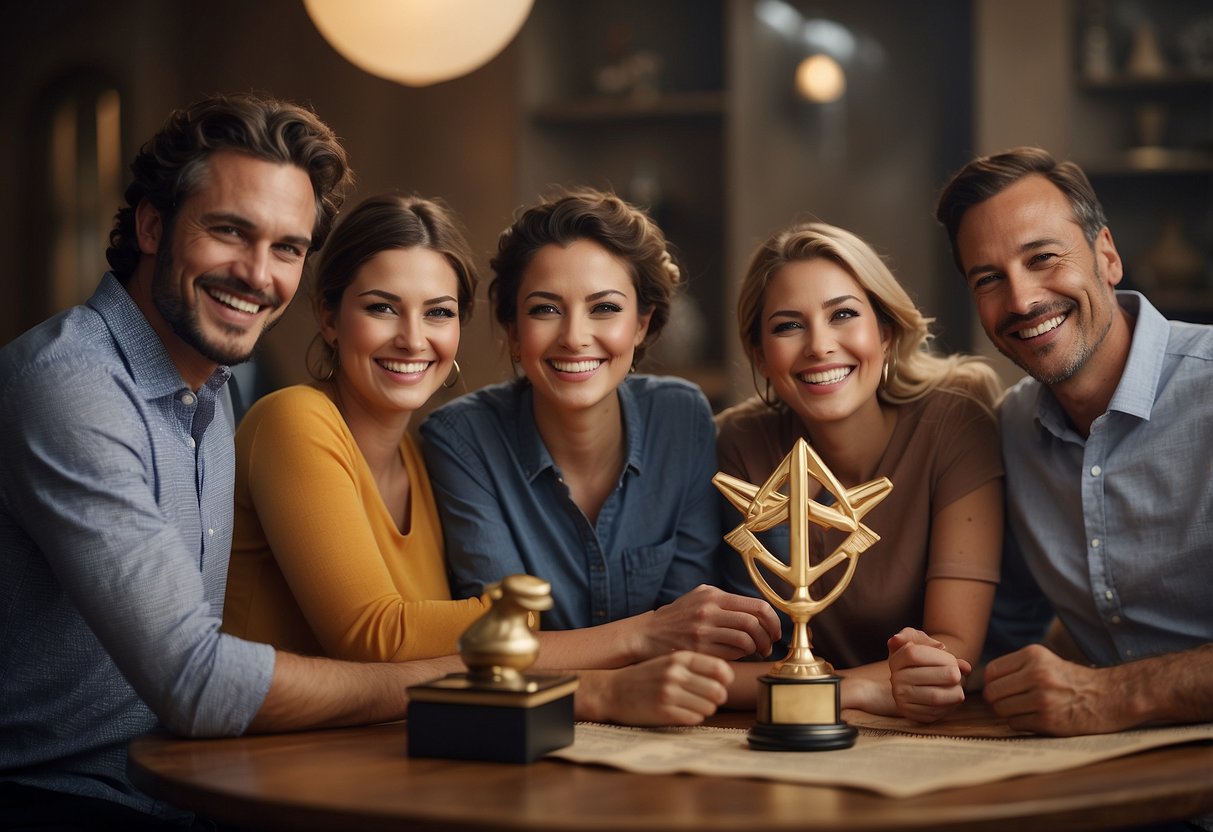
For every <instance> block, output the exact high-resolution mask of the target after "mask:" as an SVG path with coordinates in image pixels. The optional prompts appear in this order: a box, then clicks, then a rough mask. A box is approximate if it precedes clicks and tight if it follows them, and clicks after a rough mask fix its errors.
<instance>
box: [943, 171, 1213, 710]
mask: <svg viewBox="0 0 1213 832" xmlns="http://www.w3.org/2000/svg"><path fill="white" fill-rule="evenodd" d="M938 218H939V219H940V221H941V222H942V223H943V224H944V225H945V227H946V228H947V229H948V233H949V236H950V239H951V241H952V248H953V254H954V256H955V259H956V262H957V265H958V266H959V267H960V270H961V273H962V274H963V275H964V276H965V279H966V281H967V284H968V286H969V289H970V292H971V294H972V296H973V299H974V302H975V305H976V309H977V313H978V317H979V318H980V319H981V323H982V326H983V328H984V329H985V331H986V334H987V335H988V336H989V337H990V340H991V341H992V342H993V343H994V345H995V346H997V347H998V349H999V350H1000V351H1002V352H1003V353H1004V354H1005V355H1007V356H1008V357H1009V358H1011V359H1012V360H1013V361H1014V362H1015V363H1017V364H1018V365H1019V366H1020V367H1021V368H1023V369H1024V370H1025V371H1026V372H1027V373H1028V374H1029V376H1031V377H1030V378H1028V379H1025V380H1024V381H1022V382H1021V383H1019V384H1018V385H1016V386H1015V387H1014V388H1012V389H1011V390H1010V391H1009V393H1008V394H1007V397H1006V399H1005V401H1004V402H1003V404H1002V407H1001V424H1002V431H1003V456H1004V461H1005V463H1006V468H1007V523H1008V531H1009V538H1010V540H1011V544H1012V548H1010V549H1009V550H1008V552H1007V553H1006V558H1005V559H1006V560H1014V559H1015V558H1017V557H1019V556H1022V558H1023V560H1024V561H1025V562H1026V563H1027V565H1028V567H1029V568H1030V570H1031V573H1032V575H1033V577H1034V578H1035V579H1036V582H1037V583H1038V584H1039V586H1040V588H1041V590H1042V591H1043V592H1044V594H1045V595H1046V596H1047V597H1048V600H1049V601H1050V603H1051V604H1052V606H1053V608H1054V609H1055V610H1056V612H1057V616H1058V619H1059V621H1060V623H1061V624H1063V625H1064V627H1065V630H1066V631H1067V632H1068V634H1069V635H1070V636H1071V637H1072V639H1073V641H1074V643H1075V644H1076V645H1077V647H1078V648H1079V649H1080V650H1081V652H1082V654H1083V655H1082V656H1080V657H1073V658H1076V659H1077V660H1076V661H1067V660H1065V659H1063V658H1061V657H1059V656H1058V655H1056V654H1055V653H1054V652H1052V651H1051V650H1049V649H1047V648H1045V647H1043V646H1041V645H1034V646H1029V647H1026V648H1024V649H1021V650H1018V651H1016V652H1012V653H1010V654H1008V655H1005V656H1002V657H1000V658H997V659H995V660H993V661H991V662H990V663H989V664H988V666H987V668H986V678H985V683H986V684H985V698H986V700H987V701H988V702H990V704H991V705H992V706H993V707H994V709H995V711H996V712H997V713H999V714H1000V715H1002V716H1005V717H1008V718H1009V719H1010V721H1011V724H1012V725H1013V726H1015V727H1019V728H1024V729H1027V730H1032V731H1039V732H1043V733H1049V734H1085V733H1100V732H1108V731H1116V730H1121V729H1124V728H1129V727H1131V726H1134V725H1138V724H1142V723H1147V722H1198V721H1208V720H1213V606H1211V605H1210V598H1213V488H1210V485H1209V463H1208V458H1209V457H1208V443H1209V441H1210V439H1211V438H1213V408H1211V407H1210V406H1209V402H1210V401H1213V327H1208V326H1197V325H1193V324H1185V323H1179V322H1175V321H1167V320H1166V319H1164V318H1163V317H1162V315H1161V314H1159V312H1158V311H1157V310H1156V309H1155V308H1154V307H1153V306H1152V305H1151V304H1150V303H1149V301H1148V300H1146V299H1145V298H1144V297H1143V296H1141V295H1140V294H1138V293H1136V292H1118V291H1115V287H1116V285H1117V284H1118V283H1119V282H1120V280H1121V278H1122V275H1123V265H1122V263H1121V259H1120V255H1119V253H1118V252H1117V250H1116V246H1115V245H1114V244H1113V242H1112V235H1111V232H1110V231H1109V230H1108V227H1107V223H1106V220H1105V219H1104V214H1103V209H1102V207H1100V205H1099V201H1098V200H1097V199H1096V197H1095V194H1094V191H1093V190H1092V189H1091V186H1090V183H1089V182H1088V181H1087V178H1086V176H1085V175H1084V174H1083V173H1082V171H1081V170H1080V169H1079V168H1078V167H1077V166H1076V165H1074V164H1073V163H1068V162H1067V163H1063V164H1058V163H1056V162H1055V161H1054V160H1053V158H1052V157H1051V156H1049V154H1047V153H1045V152H1044V151H1042V150H1039V149H1036V148H1020V149H1018V150H1013V151H1008V152H1007V153H1004V154H999V155H996V156H992V157H986V158H981V159H977V160H975V161H974V162H971V163H970V164H969V165H968V166H966V167H965V168H964V169H963V170H962V171H961V172H960V173H959V174H957V176H956V177H955V178H954V179H953V180H952V182H951V183H950V184H949V185H948V187H947V188H946V189H945V191H944V193H943V195H942V197H941V199H940V204H939V211H938ZM999 624H1000V622H999V621H997V620H996V621H995V622H994V624H993V626H995V627H997V626H998V625H999Z"/></svg>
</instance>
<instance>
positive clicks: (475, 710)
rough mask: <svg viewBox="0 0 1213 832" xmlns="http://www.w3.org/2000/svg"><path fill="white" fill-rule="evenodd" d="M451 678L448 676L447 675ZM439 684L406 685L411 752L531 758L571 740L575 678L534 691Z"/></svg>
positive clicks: (416, 754)
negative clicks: (456, 687)
mask: <svg viewBox="0 0 1213 832" xmlns="http://www.w3.org/2000/svg"><path fill="white" fill-rule="evenodd" d="M449 678H450V677H448V679H449ZM444 681H446V680H439V683H434V684H432V685H422V686H418V687H413V688H409V692H410V694H411V695H412V701H411V702H410V703H409V712H408V720H407V727H408V751H409V756H410V757H441V758H445V759H452V760H484V761H487V762H494V763H531V762H534V761H535V760H537V759H539V758H540V757H542V756H543V755H544V754H547V753H548V752H549V751H555V750H556V749H558V748H564V747H565V746H566V745H570V744H572V742H573V691H574V690H575V689H576V687H577V681H576V678H573V677H565V678H563V679H558V680H554V681H555V684H553V685H551V686H549V687H548V689H547V690H546V691H543V692H541V693H540V694H539V695H536V693H535V692H533V691H531V692H526V693H523V692H513V691H496V690H489V691H471V690H465V691H463V693H464V695H463V696H460V695H459V693H460V692H459V691H452V690H449V689H446V690H444V689H441V688H440V687H439V684H440V683H441V682H444Z"/></svg>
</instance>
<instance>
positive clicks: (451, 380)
mask: <svg viewBox="0 0 1213 832" xmlns="http://www.w3.org/2000/svg"><path fill="white" fill-rule="evenodd" d="M452 363H453V364H454V365H455V375H454V376H447V379H446V381H444V382H442V389H443V390H450V389H451V388H452V387H454V386H455V385H456V384H458V383H459V376H461V375H462V374H463V371H462V370H460V369H459V362H458V361H454V362H452Z"/></svg>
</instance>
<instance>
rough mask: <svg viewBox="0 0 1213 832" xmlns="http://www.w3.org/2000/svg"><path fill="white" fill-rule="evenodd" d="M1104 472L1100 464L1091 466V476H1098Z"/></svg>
mask: <svg viewBox="0 0 1213 832" xmlns="http://www.w3.org/2000/svg"><path fill="white" fill-rule="evenodd" d="M1102 473H1103V469H1102V468H1100V467H1099V466H1098V465H1092V466H1091V476H1093V477H1098V476H1099V475H1100V474H1102Z"/></svg>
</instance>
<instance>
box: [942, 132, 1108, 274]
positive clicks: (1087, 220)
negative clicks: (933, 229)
mask: <svg viewBox="0 0 1213 832" xmlns="http://www.w3.org/2000/svg"><path fill="white" fill-rule="evenodd" d="M1033 174H1038V175H1040V176H1043V177H1044V178H1045V179H1048V180H1049V181H1050V182H1052V183H1053V184H1054V185H1055V186H1057V189H1058V190H1059V191H1061V192H1062V194H1063V195H1064V196H1065V198H1066V201H1067V202H1068V203H1070V211H1071V212H1072V213H1073V215H1074V222H1076V223H1078V225H1079V227H1080V228H1082V233H1083V236H1084V237H1086V238H1087V243H1088V244H1089V245H1094V244H1095V238H1096V237H1098V236H1099V232H1100V231H1102V230H1103V228H1104V226H1106V225H1107V224H1108V218H1107V216H1105V215H1104V210H1103V206H1102V205H1101V204H1100V203H1099V198H1098V197H1097V196H1095V189H1094V188H1092V187H1091V182H1090V180H1089V179H1087V175H1086V174H1085V173H1083V170H1082V168H1080V167H1079V166H1078V165H1076V164H1074V163H1073V162H1058V161H1057V160H1056V159H1054V158H1053V156H1052V155H1051V154H1049V153H1048V151H1045V150H1042V149H1041V148H1039V147H1016V148H1013V149H1011V150H1006V151H1003V152H1002V153H996V154H994V155H992V156H981V157H978V158H976V159H974V160H973V161H971V162H969V163H968V164H967V165H965V166H964V167H963V168H961V169H960V171H959V172H958V173H957V174H956V175H955V176H953V177H952V181H950V182H949V183H948V184H947V185H946V186H945V187H944V189H943V192H942V193H941V194H940V195H939V205H938V207H937V208H936V210H935V219H937V220H939V222H940V223H941V224H942V225H943V227H944V228H945V229H947V232H948V242H949V243H950V244H951V245H952V259H953V261H955V263H956V268H958V269H960V271H961V273H962V274H963V273H964V264H962V263H961V262H960V252H959V251H958V250H957V248H956V235H957V234H958V233H959V232H960V223H961V221H962V220H963V219H964V216H965V213H966V212H967V211H968V210H969V209H970V208H972V207H973V206H974V205H977V204H979V203H982V202H985V201H986V200H987V199H989V198H990V197H992V196H996V195H997V194H999V193H1002V192H1003V191H1004V190H1006V189H1007V188H1009V187H1011V186H1012V185H1014V184H1015V183H1016V182H1018V181H1019V180H1021V179H1023V178H1024V177H1026V176H1031V175H1033Z"/></svg>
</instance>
